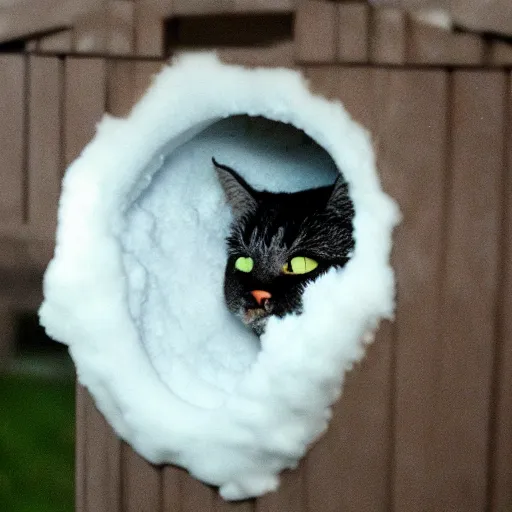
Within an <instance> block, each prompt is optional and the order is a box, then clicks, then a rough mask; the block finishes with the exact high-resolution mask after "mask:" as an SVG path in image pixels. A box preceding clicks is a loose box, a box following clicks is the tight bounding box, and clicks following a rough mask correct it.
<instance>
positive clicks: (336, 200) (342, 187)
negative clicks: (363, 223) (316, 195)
mask: <svg viewBox="0 0 512 512" xmlns="http://www.w3.org/2000/svg"><path fill="white" fill-rule="evenodd" d="M327 207H328V208H332V209H333V210H336V211H337V212H338V213H340V214H349V213H351V212H352V210H353V206H352V201H351V200H350V196H349V195H348V184H347V182H346V181H345V180H344V179H343V176H341V175H340V176H338V177H337V178H336V181H335V182H334V185H333V186H332V193H331V197H329V201H327Z"/></svg>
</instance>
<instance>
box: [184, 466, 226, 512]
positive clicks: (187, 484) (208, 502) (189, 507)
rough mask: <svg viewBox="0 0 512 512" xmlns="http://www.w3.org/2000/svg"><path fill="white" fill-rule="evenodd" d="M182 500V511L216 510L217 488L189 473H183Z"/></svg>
mask: <svg viewBox="0 0 512 512" xmlns="http://www.w3.org/2000/svg"><path fill="white" fill-rule="evenodd" d="M181 489H182V494H181V496H182V501H181V510H180V512H197V511H198V510H200V511H201V512H215V502H216V501H217V498H216V497H215V492H216V491H215V490H214V489H213V488H211V487H209V486H207V485H205V484H203V483H201V482H199V480H196V479H195V478H192V477H191V476H190V475H189V474H188V473H184V474H183V479H182V487H181Z"/></svg>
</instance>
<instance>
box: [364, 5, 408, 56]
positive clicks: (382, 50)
mask: <svg viewBox="0 0 512 512" xmlns="http://www.w3.org/2000/svg"><path fill="white" fill-rule="evenodd" d="M370 41H371V50H370V59H371V61H372V62H376V63H380V64H403V63H404V61H405V55H406V16H405V13H404V11H403V10H402V9H398V8H394V7H379V8H377V9H373V11H372V34H370Z"/></svg>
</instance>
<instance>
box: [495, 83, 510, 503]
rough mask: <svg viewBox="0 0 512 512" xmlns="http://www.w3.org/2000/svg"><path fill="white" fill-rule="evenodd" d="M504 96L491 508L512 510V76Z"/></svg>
mask: <svg viewBox="0 0 512 512" xmlns="http://www.w3.org/2000/svg"><path fill="white" fill-rule="evenodd" d="M504 100H505V105H504V107H505V112H506V114H507V121H506V122H507V125H506V130H505V131H504V136H505V144H506V147H505V150H506V162H505V164H506V165H505V181H504V183H503V187H504V193H503V199H504V203H503V204H504V211H503V214H504V217H503V220H504V222H503V232H502V241H501V251H502V255H501V257H502V265H501V268H500V270H501V272H502V276H501V278H500V280H501V286H500V296H499V302H498V321H499V324H498V328H499V330H498V333H497V335H498V339H497V353H496V362H495V365H494V368H495V377H494V378H495V396H494V407H495V409H494V431H493V434H494V439H493V443H492V444H491V448H492V453H491V464H492V467H491V471H492V480H491V483H492V486H491V511H492V512H509V511H510V510H512V463H511V462H512V316H511V315H510V312H511V311H512V177H511V173H512V143H511V139H510V138H511V136H512V77H511V76H510V75H509V77H508V91H507V96H506V97H505V98H504Z"/></svg>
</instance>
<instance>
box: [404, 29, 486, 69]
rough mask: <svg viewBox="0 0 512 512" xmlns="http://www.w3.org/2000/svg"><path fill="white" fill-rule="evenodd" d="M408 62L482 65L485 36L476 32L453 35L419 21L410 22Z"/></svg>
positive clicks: (448, 31)
mask: <svg viewBox="0 0 512 512" xmlns="http://www.w3.org/2000/svg"><path fill="white" fill-rule="evenodd" d="M408 28H409V30H408V34H407V43H408V46H407V62H408V63H409V64H448V65H449V64H462V65H464V64H481V63H482V61H483V49H484V47H483V41H482V38H481V37H479V36H477V35H474V34H454V33H453V32H451V31H450V30H445V29H442V28H439V27H434V26H432V25H427V24H424V23H419V22H411V23H409V24H408Z"/></svg>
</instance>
